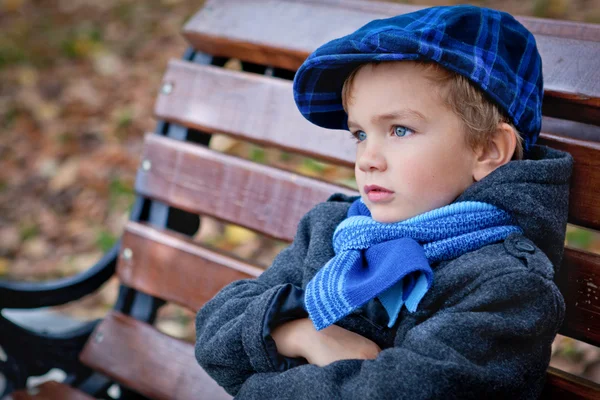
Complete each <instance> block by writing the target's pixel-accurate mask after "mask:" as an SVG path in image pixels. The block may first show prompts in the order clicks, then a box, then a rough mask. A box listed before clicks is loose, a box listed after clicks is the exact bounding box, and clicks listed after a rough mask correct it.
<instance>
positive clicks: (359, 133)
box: [352, 131, 367, 142]
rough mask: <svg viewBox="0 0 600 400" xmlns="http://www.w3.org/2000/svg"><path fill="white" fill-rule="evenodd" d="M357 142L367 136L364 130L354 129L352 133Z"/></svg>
mask: <svg viewBox="0 0 600 400" xmlns="http://www.w3.org/2000/svg"><path fill="white" fill-rule="evenodd" d="M352 136H354V137H355V138H356V139H357V140H358V141H359V142H362V141H363V140H365V139H366V138H367V134H366V133H365V132H364V131H356V132H354V133H353V134H352Z"/></svg>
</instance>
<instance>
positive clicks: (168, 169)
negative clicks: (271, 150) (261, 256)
mask: <svg viewBox="0 0 600 400" xmlns="http://www.w3.org/2000/svg"><path fill="white" fill-rule="evenodd" d="M142 160H146V161H149V162H150V163H151V168H150V169H149V170H148V171H146V170H144V169H139V171H138V175H137V179H136V183H135V188H136V191H137V192H138V193H139V194H141V195H144V196H147V197H151V198H153V199H157V200H160V201H162V202H165V203H167V204H170V205H172V206H174V207H177V208H180V209H183V210H185V211H188V212H192V213H197V214H206V215H210V216H213V217H215V218H219V219H221V220H224V221H227V222H231V223H234V224H238V225H242V226H244V227H247V228H250V229H253V230H256V231H259V232H262V233H264V234H265V235H268V236H271V237H273V238H276V239H280V240H287V241H291V240H292V239H293V237H294V234H295V232H296V227H297V226H296V224H294V223H291V221H299V220H300V218H301V217H302V216H303V215H304V214H305V213H306V212H308V211H309V210H310V209H311V208H312V207H313V206H314V205H316V204H317V203H320V202H323V201H325V200H327V198H328V197H329V196H330V195H331V194H333V193H335V192H339V193H345V194H348V195H354V194H357V192H355V191H353V190H350V189H346V188H343V187H341V186H336V185H333V184H330V183H326V182H323V181H319V180H316V179H311V178H307V177H304V176H300V175H297V174H294V173H292V172H286V171H282V170H279V169H276V168H273V167H268V166H265V165H259V164H256V163H253V162H251V161H247V160H243V159H240V158H237V157H233V156H229V155H226V154H222V153H219V152H216V151H212V150H210V149H207V148H204V147H201V146H196V145H193V144H190V143H182V142H180V141H177V140H172V139H168V138H165V137H161V136H158V135H154V134H147V135H146V139H145V143H144V150H143V154H142Z"/></svg>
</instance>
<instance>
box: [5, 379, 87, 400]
mask: <svg viewBox="0 0 600 400" xmlns="http://www.w3.org/2000/svg"><path fill="white" fill-rule="evenodd" d="M10 396H11V397H12V399H13V400H48V399H60V400H94V398H93V397H92V396H90V395H88V394H86V393H84V392H81V391H79V390H77V389H74V388H72V387H70V386H68V385H64V384H62V383H59V382H53V381H51V382H44V383H43V384H41V385H39V386H36V387H35V388H34V389H31V390H29V391H27V390H19V391H16V392H13V393H11V394H10Z"/></svg>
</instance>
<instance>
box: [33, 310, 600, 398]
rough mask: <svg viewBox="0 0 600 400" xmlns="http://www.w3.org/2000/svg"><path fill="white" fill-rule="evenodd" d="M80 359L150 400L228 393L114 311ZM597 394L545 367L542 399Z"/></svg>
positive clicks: (187, 350)
mask: <svg viewBox="0 0 600 400" xmlns="http://www.w3.org/2000/svg"><path fill="white" fill-rule="evenodd" d="M148 349H152V351H148ZM81 360H82V362H84V363H85V364H86V365H88V366H90V367H91V368H94V369H96V370H98V371H100V372H102V373H104V374H106V375H107V376H109V377H111V378H113V379H115V380H116V381H118V382H121V383H122V384H124V385H126V386H128V387H131V388H132V389H134V390H136V391H139V392H140V393H142V394H143V395H145V396H148V397H150V398H153V399H158V400H163V399H164V400H167V399H175V398H176V399H178V400H187V399H190V400H191V399H211V400H213V399H214V400H219V399H230V398H231V396H229V395H228V394H227V393H226V392H225V391H224V390H223V388H221V387H220V386H218V385H217V384H216V382H214V381H213V380H212V378H210V377H209V376H208V375H207V374H206V372H204V370H203V369H202V368H201V367H200V366H199V365H198V364H197V363H196V360H195V358H194V348H193V345H191V344H189V343H185V342H183V341H181V340H178V339H174V338H172V337H169V336H167V335H165V334H163V333H161V332H158V331H157V330H156V329H154V328H153V327H152V326H150V325H148V324H145V323H143V322H140V321H137V320H135V319H133V318H131V317H128V316H125V315H123V314H121V313H118V312H111V313H109V314H108V315H107V317H106V318H105V320H104V321H103V322H102V323H101V324H100V325H99V326H98V328H97V329H96V331H95V332H94V334H93V336H92V339H91V340H90V341H88V343H87V345H86V347H85V348H84V350H83V352H82V354H81ZM165 360H168V362H165ZM573 392H575V393H574V394H573ZM598 393H600V389H599V386H598V385H595V384H594V383H592V382H588V381H585V380H583V379H581V378H578V377H576V376H573V375H570V374H567V373H564V372H562V371H559V370H556V369H555V368H552V367H551V368H549V370H548V380H547V384H546V392H545V397H544V398H548V399H551V398H559V397H554V396H555V395H556V394H561V395H565V394H566V395H570V396H579V397H560V398H561V399H563V398H582V399H596V398H597V397H596V396H597V395H598ZM26 398H27V397H24V399H26ZM59 398H63V397H59ZM73 399H74V400H84V399H86V398H85V397H83V398H73Z"/></svg>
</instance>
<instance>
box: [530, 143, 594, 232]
mask: <svg viewBox="0 0 600 400" xmlns="http://www.w3.org/2000/svg"><path fill="white" fill-rule="evenodd" d="M539 143H540V144H542V145H546V146H550V147H552V148H555V149H559V150H563V151H567V152H569V153H570V154H571V155H572V156H573V158H574V159H575V165H574V169H573V176H572V178H571V194H570V198H569V222H570V223H572V224H575V225H579V226H583V227H586V228H590V229H595V230H600V201H599V199H600V143H595V142H588V141H583V140H576V139H570V138H564V137H561V136H556V135H550V134H542V135H541V137H540V140H539Z"/></svg>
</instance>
